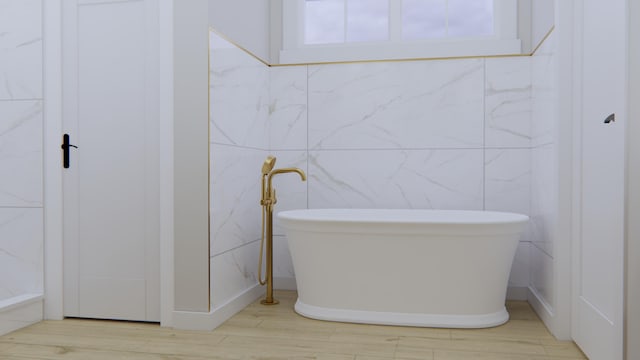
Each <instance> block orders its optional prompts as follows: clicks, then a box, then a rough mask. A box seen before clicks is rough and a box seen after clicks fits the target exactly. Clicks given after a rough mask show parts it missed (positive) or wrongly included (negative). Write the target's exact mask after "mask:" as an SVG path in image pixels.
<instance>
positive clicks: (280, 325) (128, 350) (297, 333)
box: [0, 291, 586, 360]
mask: <svg viewBox="0 0 640 360" xmlns="http://www.w3.org/2000/svg"><path fill="white" fill-rule="evenodd" d="M276 298H277V299H279V300H280V301H281V303H280V305H277V306H263V305H260V304H259V303H258V302H255V303H254V304H252V305H250V306H248V307H247V308H246V309H244V310H243V311H242V312H240V313H238V314H236V315H235V316H234V317H232V318H231V319H229V321H227V322H226V323H224V324H223V325H222V326H220V327H219V328H218V329H216V330H214V331H212V332H202V331H180V330H173V329H167V328H161V327H160V326H158V325H156V324H145V323H131V322H118V321H99V320H78V319H67V320H64V321H43V322H41V323H38V324H36V325H33V326H30V327H28V328H25V329H22V330H19V331H16V332H13V333H11V334H7V335H5V336H2V337H0V359H2V360H5V359H12V360H25V359H71V360H80V359H82V360H103V359H104V360H106V359H109V360H111V359H125V360H134V359H135V360H138V359H140V360H178V359H184V360H203V359H264V360H268V359H318V360H383V359H399V360H409V359H421V360H468V359H479V360H575V359H586V357H584V355H583V354H582V353H581V352H580V350H579V349H578V348H577V347H576V346H575V344H573V343H572V342H560V341H557V340H555V339H554V337H553V336H552V335H551V334H550V333H549V332H548V331H547V329H546V328H545V327H544V325H543V324H542V322H541V321H540V319H538V317H537V316H536V314H535V313H534V312H533V310H532V309H531V307H530V306H529V305H528V304H527V303H526V302H509V303H508V304H507V307H508V310H509V313H510V314H511V320H510V321H509V322H508V323H507V324H505V325H502V326H499V327H495V328H490V329H474V330H462V329H431V328H411V327H394V326H374V325H359V324H344V323H335V322H324V321H317V320H311V319H306V318H304V317H301V316H299V315H297V314H296V313H295V312H294V311H293V304H294V302H295V299H296V294H295V292H290V291H278V292H276Z"/></svg>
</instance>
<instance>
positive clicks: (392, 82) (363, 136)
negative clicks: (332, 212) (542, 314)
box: [270, 57, 532, 288]
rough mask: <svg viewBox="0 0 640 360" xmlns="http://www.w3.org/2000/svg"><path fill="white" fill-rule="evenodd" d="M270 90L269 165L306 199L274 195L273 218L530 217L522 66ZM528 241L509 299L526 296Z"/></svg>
mask: <svg viewBox="0 0 640 360" xmlns="http://www.w3.org/2000/svg"><path fill="white" fill-rule="evenodd" d="M305 69H306V71H305ZM273 70H275V71H273ZM305 80H306V83H305ZM271 81H272V84H271V94H270V104H271V117H270V126H271V130H270V136H271V140H270V150H271V153H273V154H274V155H276V156H278V157H279V158H282V160H283V161H279V163H278V165H279V166H298V167H300V168H302V169H305V170H306V171H307V175H308V177H309V181H308V184H307V191H306V194H305V193H304V187H303V185H301V184H299V183H297V182H296V181H297V180H295V179H293V180H288V181H287V182H283V183H276V188H277V189H278V194H279V198H283V199H287V200H286V202H285V201H283V202H282V203H280V202H279V203H278V205H276V208H277V211H281V210H286V209H290V208H306V207H308V208H328V207H347V208H357V207H368V208H371V207H373V208H375V207H378V208H380V207H386V208H434V209H476V210H482V209H486V210H502V211H515V212H520V213H524V214H527V215H529V214H530V206H531V200H530V196H531V150H530V147H531V137H532V133H531V115H532V109H531V91H532V87H531V59H530V58H528V57H517V58H495V59H463V60H437V61H415V62H380V63H364V64H335V65H313V66H308V67H304V66H296V67H278V68H275V69H272V73H271ZM305 88H306V90H307V94H306V96H305V94H304V90H305ZM305 100H307V101H306V102H305ZM278 109H288V110H289V111H290V113H289V114H286V115H285V113H284V110H280V111H278ZM305 109H306V124H305V114H304V110H305ZM301 112H302V113H301ZM305 157H306V158H305ZM305 195H306V196H305ZM276 233H277V234H279V235H282V230H281V229H280V228H278V227H276ZM530 236H531V235H530V233H529V232H528V233H527V234H526V235H525V236H523V238H522V243H521V245H520V246H519V247H518V252H517V255H516V260H515V261H514V267H513V272H512V276H511V280H510V284H511V285H512V286H514V287H521V288H524V287H527V286H528V285H529V263H530V262H529V252H530V250H529V249H530V243H529V240H530ZM279 255H280V256H281V257H282V259H280V260H278V259H275V263H276V268H277V269H278V271H279V274H280V276H282V277H286V276H288V275H290V274H293V269H292V268H288V266H291V265H289V264H290V259H289V258H287V256H288V251H285V250H284V249H281V251H280V254H279Z"/></svg>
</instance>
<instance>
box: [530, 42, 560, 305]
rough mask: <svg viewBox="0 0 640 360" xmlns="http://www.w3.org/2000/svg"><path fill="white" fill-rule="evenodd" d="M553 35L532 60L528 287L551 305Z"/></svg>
mask: <svg viewBox="0 0 640 360" xmlns="http://www.w3.org/2000/svg"><path fill="white" fill-rule="evenodd" d="M555 37H556V35H555V33H553V32H552V33H551V35H550V36H549V37H548V38H547V39H546V40H545V41H544V43H543V44H542V45H541V47H540V48H539V49H538V51H537V52H536V53H535V54H534V56H533V57H532V59H531V73H532V101H531V103H532V119H533V121H532V122H531V134H532V144H531V147H532V148H531V228H532V243H531V244H532V246H531V287H532V288H533V289H535V292H536V293H537V294H538V295H539V296H541V297H542V299H540V300H542V301H544V302H545V303H546V304H547V305H548V306H551V307H553V306H554V304H555V302H554V295H553V290H554V282H553V274H554V246H555V241H558V240H559V239H557V238H556V229H557V218H558V206H559V204H558V166H560V164H559V163H558V148H557V139H558V134H557V126H556V124H557V122H558V121H559V119H558V112H557V111H558V104H557V78H558V77H557V74H556V71H557V70H556V68H557V65H556V61H557V60H556V55H555V54H556V41H555Z"/></svg>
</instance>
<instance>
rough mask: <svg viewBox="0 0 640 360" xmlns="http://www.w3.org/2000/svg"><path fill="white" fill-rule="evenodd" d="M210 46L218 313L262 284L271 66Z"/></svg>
mask: <svg viewBox="0 0 640 360" xmlns="http://www.w3.org/2000/svg"><path fill="white" fill-rule="evenodd" d="M210 42H211V43H210V50H211V53H210V76H211V77H210V111H211V113H210V130H211V131H210V135H211V145H210V151H211V154H210V162H211V163H210V181H211V184H210V196H211V202H210V204H211V209H210V213H211V219H210V226H211V231H210V233H211V238H210V248H211V254H210V256H211V304H212V306H213V307H214V308H217V307H220V306H222V305H224V304H225V303H227V302H228V301H230V300H232V299H233V298H235V297H236V296H238V295H240V294H242V293H243V292H244V291H246V290H247V289H249V288H251V287H253V286H254V285H256V283H257V268H258V253H259V246H260V244H259V241H258V240H259V239H260V234H261V231H260V223H261V221H260V176H261V174H260V170H261V167H262V163H263V161H264V159H265V157H266V156H267V148H268V146H269V133H268V131H269V129H268V126H267V125H268V121H267V120H268V117H269V84H270V82H269V68H268V67H267V66H266V65H265V64H263V63H261V62H260V61H258V60H256V59H255V58H253V57H251V56H250V55H248V54H247V53H245V52H244V51H243V50H241V49H239V48H237V47H236V46H235V45H233V44H231V43H229V42H228V41H226V40H225V39H223V38H222V37H221V36H218V35H217V34H215V33H213V32H212V33H211V36H210ZM276 113H277V111H276ZM283 113H285V114H288V113H287V111H286V110H283ZM285 126H286V125H285Z"/></svg>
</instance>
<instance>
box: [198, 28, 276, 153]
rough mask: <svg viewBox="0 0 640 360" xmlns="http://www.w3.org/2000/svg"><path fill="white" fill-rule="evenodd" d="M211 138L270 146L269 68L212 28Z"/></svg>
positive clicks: (225, 142) (262, 146)
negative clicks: (268, 124) (268, 121)
mask: <svg viewBox="0 0 640 360" xmlns="http://www.w3.org/2000/svg"><path fill="white" fill-rule="evenodd" d="M210 51H211V54H210V63H211V67H210V84H209V85H210V87H211V91H210V97H211V99H210V100H211V102H210V107H211V116H210V122H211V140H212V142H214V143H216V144H226V145H236V146H244V147H252V148H260V149H266V148H267V147H268V145H269V144H268V141H269V136H268V127H267V121H266V119H267V118H268V116H269V68H268V67H267V66H266V65H265V64H263V63H261V62H260V61H258V60H257V59H255V58H253V57H252V56H250V55H248V54H247V53H246V52H245V51H243V50H241V49H239V48H238V47H236V46H235V45H233V44H231V43H229V42H228V41H226V40H225V39H223V38H222V37H220V36H218V35H217V34H216V33H214V32H210Z"/></svg>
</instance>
